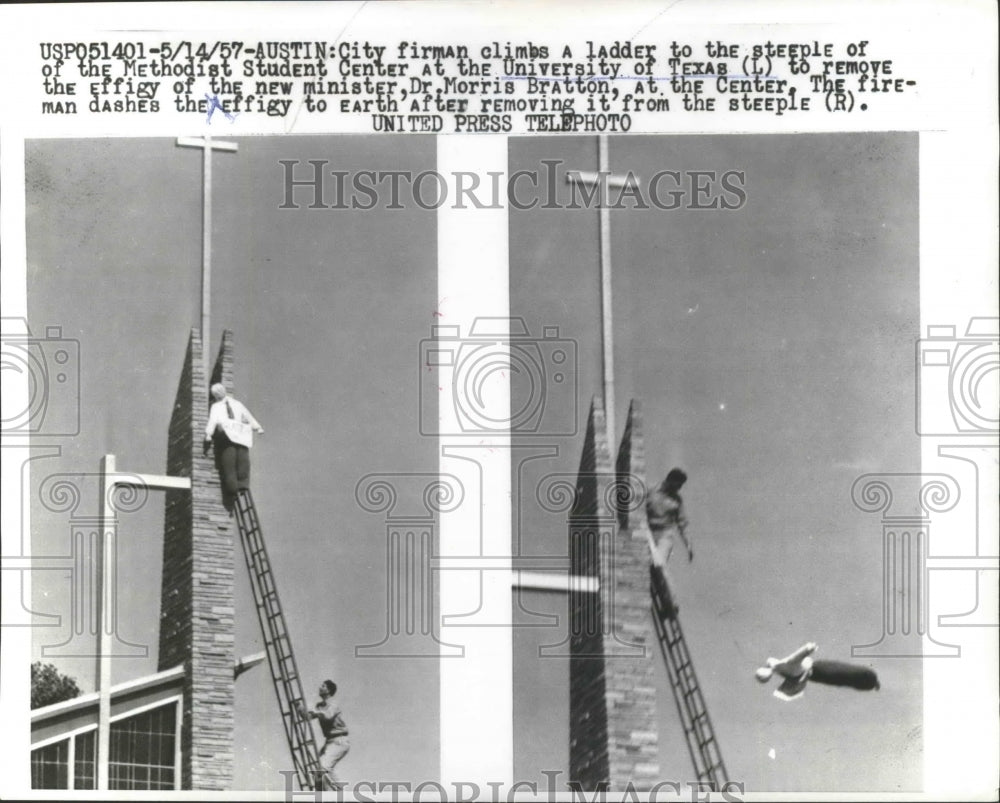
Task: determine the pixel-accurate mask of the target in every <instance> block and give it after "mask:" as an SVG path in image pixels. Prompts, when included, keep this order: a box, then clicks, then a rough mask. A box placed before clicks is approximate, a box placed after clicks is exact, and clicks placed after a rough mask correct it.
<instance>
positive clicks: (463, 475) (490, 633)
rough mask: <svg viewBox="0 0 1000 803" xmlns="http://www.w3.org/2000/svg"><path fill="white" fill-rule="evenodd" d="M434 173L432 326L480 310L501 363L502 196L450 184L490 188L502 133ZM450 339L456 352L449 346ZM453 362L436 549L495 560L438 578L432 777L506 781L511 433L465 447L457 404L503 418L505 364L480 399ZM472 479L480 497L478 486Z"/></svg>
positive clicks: (457, 140)
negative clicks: (451, 477) (496, 201)
mask: <svg viewBox="0 0 1000 803" xmlns="http://www.w3.org/2000/svg"><path fill="white" fill-rule="evenodd" d="M437 171H438V173H439V174H440V175H441V176H444V177H445V180H446V181H449V182H451V184H452V186H450V187H449V195H448V198H447V201H446V202H445V203H443V204H442V205H441V206H440V207H439V208H438V210H437V232H438V297H439V298H447V299H448V302H447V304H446V305H445V306H444V307H443V312H442V317H441V318H438V323H439V324H440V325H445V326H454V327H456V329H457V330H458V332H460V336H461V337H463V338H465V337H468V336H469V330H470V327H471V326H472V324H473V323H474V321H475V320H476V318H477V317H480V316H486V317H488V318H491V319H493V320H492V322H491V327H492V329H491V331H492V333H493V334H495V336H496V341H495V343H488V345H487V348H489V349H490V350H491V353H495V354H496V356H497V359H502V357H503V351H504V348H505V346H504V345H502V344H503V341H505V340H506V334H507V333H508V328H509V327H508V322H507V316H508V315H509V314H510V309H509V304H508V295H509V286H508V242H507V241H508V217H507V215H508V210H507V205H506V195H505V194H504V193H500V204H501V206H500V207H499V208H497V207H492V206H491V207H488V208H482V209H479V208H476V207H475V206H470V205H469V204H468V203H467V202H466V203H464V204H462V206H459V205H458V204H456V203H455V198H456V196H455V194H454V189H455V187H454V182H455V181H456V180H457V179H456V176H457V174H459V173H466V174H470V173H471V174H473V175H476V176H478V177H479V178H480V181H481V185H483V186H489V185H490V183H491V177H490V173H495V174H499V176H500V177H501V178H503V179H505V178H506V175H507V138H506V137H502V136H481V135H471V136H465V135H449V136H446V137H438V138H437ZM501 186H506V185H505V184H504V185H501ZM483 197H485V194H484V196H483ZM462 207H464V208H462ZM498 328H502V329H503V332H502V333H501V332H499V331H498ZM451 345H452V346H453V347H454V349H455V351H456V352H457V350H458V347H457V344H451ZM479 345H480V346H482V345H483V343H482V341H480V343H479ZM475 351H476V350H475V349H473V352H475ZM473 359H476V357H475V354H474V355H473ZM455 370H456V368H455V367H448V368H445V367H442V368H440V369H439V374H438V384H439V386H440V391H439V396H438V398H439V410H438V414H439V416H440V422H441V423H440V426H441V429H440V432H441V433H442V434H441V437H440V438H439V440H438V443H439V446H440V448H441V449H442V451H441V453H440V454H441V458H440V460H441V463H440V465H441V471H442V472H443V473H444V472H447V473H452V474H455V475H456V476H458V477H459V479H460V481H461V482H462V483H463V485H464V487H465V489H466V494H467V498H466V500H465V501H464V502H463V504H461V505H460V506H459V507H458V508H457V509H455V510H450V511H444V512H442V513H441V516H440V522H441V529H440V544H439V554H440V555H441V556H442V557H447V558H461V557H468V556H470V555H475V554H477V553H481V554H482V555H487V556H489V557H490V558H491V562H492V563H493V565H494V566H495V568H494V569H492V570H490V571H482V570H481V569H480V568H471V569H469V570H457V571H443V572H440V573H439V574H438V582H439V584H440V585H439V589H440V594H439V606H440V611H441V616H442V619H443V620H444V621H443V624H442V631H441V640H442V641H443V642H446V643H449V644H456V645H461V646H462V647H463V648H464V650H465V654H464V656H463V657H461V658H455V657H451V656H450V655H448V656H447V657H445V656H442V659H441V661H440V664H439V666H440V695H441V698H440V700H441V703H440V706H441V707H440V710H441V777H440V781H441V783H442V784H444V786H445V788H446V789H447V788H449V784H456V783H459V782H466V783H477V784H479V785H480V786H481V787H482V785H483V784H485V783H487V782H490V783H500V784H503V785H509V784H511V783H512V781H513V775H514V728H513V687H512V684H513V634H512V631H511V628H510V626H509V624H510V616H511V572H510V554H511V531H510V526H511V506H510V499H509V493H510V487H511V486H510V474H511V469H510V433H509V431H505V430H504V429H503V428H499V429H497V430H489V431H483V432H482V433H481V435H480V434H477V435H476V437H475V438H474V439H473V441H472V442H473V443H474V444H476V446H475V447H474V448H473V449H468V446H469V440H470V439H469V438H468V437H467V436H463V435H462V434H461V431H462V430H461V426H460V424H459V419H458V416H457V409H456V405H465V406H467V407H469V408H476V407H477V406H479V405H482V407H484V408H486V412H487V413H488V415H489V417H490V418H491V419H492V420H493V421H498V422H503V421H505V420H509V417H510V372H509V371H505V372H502V374H501V372H500V371H495V372H493V373H491V374H490V375H489V379H488V380H487V381H484V384H483V386H482V387H481V388H477V390H482V397H481V398H480V399H471V398H464V399H458V400H456V399H455V398H454V397H453V395H452V387H453V385H452V382H453V380H454V378H455V377H454V374H455ZM468 391H469V389H468V388H462V389H461V392H462V393H465V392H468ZM456 433H458V434H456ZM449 447H450V448H449ZM463 447H465V448H463ZM456 452H459V453H465V452H467V453H468V457H467V458H466V459H462V458H460V457H458V455H457V454H456ZM483 478H485V480H484V479H483ZM480 487H482V488H484V491H483V494H484V495H483V498H482V499H479V498H477V497H478V496H479V494H478V493H475V489H477V488H480ZM480 527H481V528H482V529H480ZM473 562H474V561H473ZM471 611H478V612H479V613H478V619H477V623H476V624H467V625H465V626H461V627H448V626H447V622H448V620H449V619H450V618H452V617H456V616H461V615H463V614H464V615H468V614H469V612H471ZM449 651H450V648H449ZM486 723H488V726H485V725H486Z"/></svg>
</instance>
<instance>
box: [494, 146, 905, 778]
mask: <svg viewBox="0 0 1000 803" xmlns="http://www.w3.org/2000/svg"><path fill="white" fill-rule="evenodd" d="M596 150H597V148H596V140H595V138H594V137H578V138H548V139H541V138H536V139H518V140H512V148H511V170H512V171H513V170H517V169H529V170H530V169H533V168H538V167H540V162H541V160H542V159H562V160H564V162H565V167H568V168H569V169H583V170H594V169H596V160H597V155H596ZM565 167H564V168H562V169H565ZM610 167H611V169H612V170H613V171H615V172H624V171H626V170H629V169H631V170H633V171H634V172H635V173H636V174H638V175H639V176H640V177H642V178H643V179H645V181H646V182H647V183H648V181H649V178H650V177H651V176H653V175H654V174H655V173H657V172H658V171H660V170H714V171H716V172H717V173H719V174H721V173H723V172H725V171H727V170H740V171H744V173H745V176H746V179H745V189H746V193H747V202H746V205H745V206H744V207H743V208H742V209H740V210H738V211H704V210H675V211H665V210H662V209H652V210H649V211H640V210H625V211H615V212H612V215H611V227H612V241H611V242H612V259H613V264H614V279H613V297H614V304H615V306H614V316H615V328H614V332H615V347H616V351H615V360H616V368H617V393H616V396H617V402H616V407H617V418H618V431H617V433H616V434H615V441H616V442H617V440H618V439H619V438H620V437H621V431H622V428H623V427H624V423H625V416H626V412H627V409H628V401H629V399H630V398H632V397H638V398H639V399H641V401H642V404H643V408H644V416H645V420H644V425H645V444H646V460H647V471H648V479H650V480H654V481H656V480H659V479H662V478H663V476H664V475H665V474H666V472H667V471H668V470H669V469H670V468H671V467H673V466H682V467H683V468H685V469H686V470H687V472H688V475H689V480H688V483H687V485H686V486H685V488H684V491H683V495H684V498H685V502H686V505H687V508H688V518H689V519H690V521H691V526H690V534H691V536H692V538H693V540H694V549H695V560H694V563H693V564H691V565H687V564H686V562H685V561H684V559H683V558H684V556H683V555H682V554H679V553H675V557H674V559H673V560H672V564H673V566H672V572H673V575H674V577H675V581H676V584H677V586H678V588H677V593H678V595H679V599H680V604H681V619H682V622H683V626H684V630H685V635H686V637H687V640H688V646H689V648H690V650H691V653H692V656H693V660H694V663H695V668H696V671H697V673H698V677H699V680H700V681H701V685H702V690H703V692H704V694H705V697H706V701H707V704H708V707H709V712H710V714H711V716H712V719H713V723H714V725H715V729H716V734H717V736H718V739H719V743H720V746H721V749H722V753H723V757H724V758H725V760H726V762H727V767H728V770H729V775H730V778H731V779H732V780H736V781H742V782H744V783H745V784H746V788H747V789H748V790H775V791H777V790H807V789H815V790H845V791H846V790H856V791H863V790H884V791H888V790H897V789H899V790H906V789H910V790H912V789H918V788H919V787H920V785H921V772H922V755H921V744H922V737H921V726H922V707H921V696H922V686H921V666H920V661H919V659H899V658H895V659H880V660H874V661H873V662H872V666H873V667H874V668H875V669H876V670H877V671H878V673H879V675H880V678H881V680H882V689H881V691H879V692H877V693H867V694H864V693H859V692H854V691H850V690H841V689H834V688H829V687H822V686H817V685H815V684H814V685H813V686H811V687H810V688H809V689H808V690H807V691H806V694H805V696H804V697H803V698H802V699H799V700H797V701H795V702H792V703H784V702H781V701H779V700H776V699H775V698H773V697H772V696H771V691H772V689H773V685H774V684H773V683H772V686H771V687H762V686H759V685H758V684H757V682H756V681H755V680H754V678H753V670H754V669H755V668H756V667H757V666H759V665H760V663H761V662H762V661H763V660H764V659H765V658H767V657H768V656H769V655H775V656H783V655H787V654H788V653H790V652H791V651H792V650H793V649H795V648H796V647H798V646H799V645H801V644H802V643H803V642H805V641H807V640H814V641H816V642H818V643H819V646H820V652H819V656H820V657H824V658H834V659H844V660H851V646H852V645H862V644H868V643H871V642H873V641H876V640H877V639H878V638H879V636H880V635H881V633H882V618H881V603H882V558H881V548H882V547H881V543H882V541H881V526H880V524H879V521H878V517H877V516H873V515H872V514H865V513H862V512H860V511H859V510H857V509H856V508H855V507H854V506H853V504H852V502H851V496H850V491H851V486H852V483H853V482H854V480H855V479H856V478H857V477H859V476H860V475H862V474H864V473H867V472H882V471H889V472H907V471H919V467H920V462H919V441H918V438H917V436H916V434H915V432H914V423H913V415H914V414H913V388H914V376H913V371H914V369H913V354H914V342H915V340H916V338H917V337H918V334H919V332H918V325H919V318H918V301H919V299H918V259H917V256H918V251H917V248H918V238H917V222H918V221H917V138H916V136H915V135H899V134H864V135H800V136H714V137H693V136H692V137H628V138H623V137H619V138H611V140H610ZM526 186H527V185H526V184H525V187H526ZM557 186H558V187H560V188H561V191H565V189H564V188H565V181H564V177H563V176H562V174H561V172H560V174H559V175H558V180H557ZM662 186H663V188H665V189H669V187H668V186H667V184H664V185H662ZM524 195H525V196H527V193H526V192H525V193H524ZM510 220H511V223H510V240H511V246H510V254H511V257H510V261H511V280H510V287H511V314H512V315H520V316H523V317H524V318H525V319H526V322H527V325H528V328H529V330H531V331H532V333H533V334H536V335H538V334H540V333H541V330H542V327H543V326H558V327H559V330H560V331H559V334H560V336H561V337H564V338H569V339H572V340H573V341H575V342H576V344H577V351H578V354H579V371H578V374H577V377H578V394H577V395H578V405H577V406H578V409H579V419H578V421H577V422H576V423H577V425H578V428H579V430H580V433H579V434H577V435H576V436H575V437H567V438H562V439H554V440H553V439H551V438H550V439H547V440H546V442H553V443H557V444H558V446H559V448H560V455H559V457H558V458H555V459H551V460H536V461H532V462H530V463H526V464H525V466H524V471H523V476H524V478H525V482H524V485H523V486H522V490H521V493H520V505H521V517H522V519H521V521H522V530H521V532H522V544H523V545H524V546H523V548H524V551H525V552H530V553H536V554H537V553H547V554H553V553H555V554H558V553H564V550H565V548H566V525H565V518H564V517H563V516H558V515H552V514H547V513H546V512H545V511H543V510H542V509H541V508H540V507H539V505H538V503H537V502H536V500H535V495H534V489H535V486H536V484H537V482H538V480H539V479H540V478H541V477H542V476H543V475H545V474H548V473H550V472H553V471H568V472H573V471H575V470H576V468H577V465H578V462H579V455H580V446H581V444H582V440H583V437H582V431H583V427H584V426H585V416H586V411H587V406H588V404H589V399H590V398H591V397H592V396H593V395H594V394H596V393H599V391H600V349H601V346H600V339H599V338H600V328H599V326H600V324H599V320H600V318H599V295H598V293H599V262H598V259H599V247H598V239H597V232H598V213H597V212H596V211H595V210H577V211H572V210H541V209H535V210H532V211H530V212H523V213H517V212H514V211H512V212H511V218H510ZM515 380H516V375H515ZM515 392H516V391H515ZM571 407H572V406H571V405H566V404H563V403H560V404H557V405H554V406H553V407H552V409H551V410H549V409H546V415H547V416H551V418H549V419H547V426H550V427H552V428H553V429H554V430H555V431H567V430H569V431H572V429H573V422H572V420H571V418H570V417H569V416H571V412H567V411H569V410H571ZM520 441H521V442H522V443H527V442H529V441H530V439H527V438H522V439H520ZM526 596H527V595H526ZM526 604H527V605H528V607H532V608H534V609H536V610H545V611H553V612H561V613H562V614H563V615H565V602H564V600H561V599H559V598H558V597H556V596H554V595H546V596H543V595H541V594H534V595H531V596H530V597H529V598H527V603H526ZM553 632H554V631H553V630H551V629H549V630H548V631H547V632H546V630H545V629H538V630H531V631H528V630H524V631H520V632H519V633H518V634H517V642H516V643H517V645H518V646H517V650H518V656H519V659H518V662H517V663H516V664H515V716H516V718H515V732H516V733H517V734H519V740H518V744H517V745H516V757H517V766H518V770H517V774H518V776H519V777H533V776H537V773H539V772H540V770H543V769H565V768H566V766H567V764H568V747H567V745H568V738H567V730H566V724H565V723H566V722H567V721H568V691H567V685H568V674H567V667H566V665H565V663H563V662H560V661H553V660H551V659H550V660H539V659H537V658H533V656H534V655H535V654H536V653H535V648H536V647H537V646H538V644H541V643H551V642H552V641H553V639H552V633H553ZM555 640H556V641H558V639H555ZM657 664H658V670H657V671H658V673H659V684H660V687H659V710H660V740H661V741H660V743H661V773H662V776H663V777H664V778H665V779H673V780H679V781H684V780H687V779H688V778H690V776H691V767H690V759H689V758H688V755H687V751H686V748H685V747H684V742H683V739H682V735H681V731H680V725H679V722H678V720H677V714H676V710H675V708H674V703H673V700H672V699H671V697H670V691H669V686H668V685H667V682H666V672H665V670H664V669H663V667H662V664H661V662H660V661H659V659H658V660H657ZM772 748H773V749H774V750H775V758H774V759H771V758H769V757H768V752H769V750H771V749H772Z"/></svg>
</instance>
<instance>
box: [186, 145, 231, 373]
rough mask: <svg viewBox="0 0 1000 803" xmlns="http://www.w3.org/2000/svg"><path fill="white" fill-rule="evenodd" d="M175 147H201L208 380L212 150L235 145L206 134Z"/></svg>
mask: <svg viewBox="0 0 1000 803" xmlns="http://www.w3.org/2000/svg"><path fill="white" fill-rule="evenodd" d="M177 145H178V146H179V147H181V148H201V149H202V154H203V156H204V160H203V162H202V192H203V195H202V202H201V209H202V222H201V351H202V359H203V361H204V363H205V379H206V380H210V379H211V375H210V374H209V372H208V366H209V342H210V339H211V335H212V333H211V330H210V329H209V326H210V325H211V323H212V320H211V312H210V309H211V299H212V151H213V150H215V151H228V152H230V153H235V151H236V149H237V147H238V146H237V144H236V143H235V142H213V141H212V138H211V137H210V136H208V135H207V134H206V135H205V136H204V137H178V138H177Z"/></svg>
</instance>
